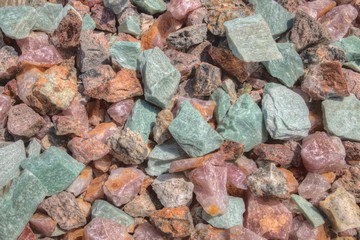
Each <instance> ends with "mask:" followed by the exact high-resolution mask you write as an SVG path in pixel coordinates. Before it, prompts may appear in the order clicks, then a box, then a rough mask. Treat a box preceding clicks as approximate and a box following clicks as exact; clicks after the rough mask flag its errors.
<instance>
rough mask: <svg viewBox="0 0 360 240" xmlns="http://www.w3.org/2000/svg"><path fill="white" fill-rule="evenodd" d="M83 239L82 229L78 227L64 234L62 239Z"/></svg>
mask: <svg viewBox="0 0 360 240" xmlns="http://www.w3.org/2000/svg"><path fill="white" fill-rule="evenodd" d="M83 239H84V229H83V228H78V229H75V230H71V231H69V232H67V233H66V234H65V236H64V240H83Z"/></svg>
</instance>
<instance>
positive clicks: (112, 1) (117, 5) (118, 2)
mask: <svg viewBox="0 0 360 240" xmlns="http://www.w3.org/2000/svg"><path fill="white" fill-rule="evenodd" d="M129 4H130V1H129V0H104V5H105V7H107V8H110V9H111V10H112V11H113V12H114V13H115V14H120V13H121V12H122V11H123V10H124V9H125V8H126V7H129Z"/></svg>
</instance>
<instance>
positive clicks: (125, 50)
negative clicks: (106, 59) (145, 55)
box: [109, 41, 141, 70]
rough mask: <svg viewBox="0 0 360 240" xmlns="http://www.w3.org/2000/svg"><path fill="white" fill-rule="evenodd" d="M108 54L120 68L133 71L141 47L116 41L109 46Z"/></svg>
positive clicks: (136, 43) (133, 43)
mask: <svg viewBox="0 0 360 240" xmlns="http://www.w3.org/2000/svg"><path fill="white" fill-rule="evenodd" d="M109 53H110V56H111V57H112V58H113V59H114V60H115V61H116V62H117V63H118V64H119V65H120V66H121V67H123V68H128V69H132V70H135V69H136V68H137V58H138V57H139V55H140V53H141V45H140V43H139V42H126V41H118V42H115V43H114V44H113V45H112V46H111V48H110V50H109Z"/></svg>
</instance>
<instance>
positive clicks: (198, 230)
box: [190, 223, 240, 240]
mask: <svg viewBox="0 0 360 240" xmlns="http://www.w3.org/2000/svg"><path fill="white" fill-rule="evenodd" d="M215 239H216V240H227V239H230V238H229V231H228V230H225V229H220V228H214V227H212V226H210V225H207V224H203V223H198V224H196V226H195V229H194V231H193V232H192V233H191V236H190V240H215ZM234 239H235V238H234ZM239 239H240V238H239Z"/></svg>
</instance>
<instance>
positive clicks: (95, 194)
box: [84, 173, 108, 202]
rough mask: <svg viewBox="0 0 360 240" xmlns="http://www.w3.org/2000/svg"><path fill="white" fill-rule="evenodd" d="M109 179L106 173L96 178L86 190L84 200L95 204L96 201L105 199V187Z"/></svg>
mask: <svg viewBox="0 0 360 240" xmlns="http://www.w3.org/2000/svg"><path fill="white" fill-rule="evenodd" d="M107 178H108V175H107V174H106V173H105V174H102V175H100V176H98V177H96V178H94V179H93V180H92V181H91V182H90V185H89V186H88V187H87V189H86V193H85V196H84V200H85V201H88V202H93V201H95V200H96V199H101V198H103V197H104V190H103V185H104V183H105V181H106V180H107Z"/></svg>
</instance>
